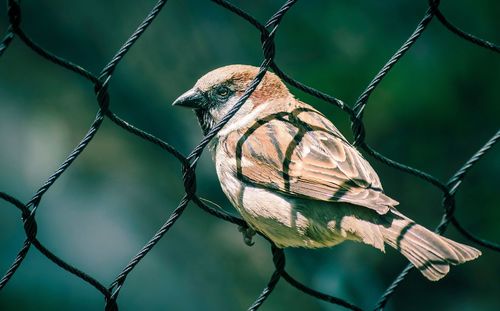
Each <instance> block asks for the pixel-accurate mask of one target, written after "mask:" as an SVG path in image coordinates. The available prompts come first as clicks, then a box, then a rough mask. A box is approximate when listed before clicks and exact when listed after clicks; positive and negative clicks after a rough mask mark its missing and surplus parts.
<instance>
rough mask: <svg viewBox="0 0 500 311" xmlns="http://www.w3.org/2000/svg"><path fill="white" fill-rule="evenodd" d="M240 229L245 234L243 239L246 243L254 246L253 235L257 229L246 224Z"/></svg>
mask: <svg viewBox="0 0 500 311" xmlns="http://www.w3.org/2000/svg"><path fill="white" fill-rule="evenodd" d="M238 231H240V232H241V233H242V234H243V241H244V242H245V244H246V245H248V246H252V245H254V244H255V242H254V241H253V236H254V235H255V233H256V232H255V230H253V229H252V228H250V227H246V226H239V227H238Z"/></svg>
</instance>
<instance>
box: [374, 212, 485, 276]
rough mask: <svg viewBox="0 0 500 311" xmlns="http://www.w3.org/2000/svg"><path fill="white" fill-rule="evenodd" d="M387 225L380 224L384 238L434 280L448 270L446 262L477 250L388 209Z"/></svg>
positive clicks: (458, 260)
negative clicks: (389, 217)
mask: <svg viewBox="0 0 500 311" xmlns="http://www.w3.org/2000/svg"><path fill="white" fill-rule="evenodd" d="M389 213H390V214H391V216H392V219H390V220H389V225H388V226H381V227H382V234H383V236H384V241H385V242H386V243H387V244H388V245H390V246H391V247H394V248H395V249H396V250H398V251H399V252H401V254H403V255H404V256H405V257H406V258H408V260H409V261H410V262H411V263H412V264H413V265H414V266H415V267H416V268H417V269H418V270H420V272H421V273H422V274H423V275H424V276H425V277H426V278H428V279H429V280H431V281H437V280H439V279H441V278H442V277H444V276H445V275H446V274H447V273H448V272H449V271H450V265H457V264H461V263H464V262H466V261H469V260H473V259H475V258H477V257H479V255H481V252H480V251H479V250H477V249H475V248H473V247H470V246H467V245H464V244H460V243H457V242H455V241H452V240H450V239H447V238H445V237H443V236H440V235H438V234H436V233H434V232H432V231H430V230H427V229H426V228H424V227H422V226H420V225H418V224H417V223H415V222H414V221H413V220H411V219H409V218H407V217H406V216H404V215H403V214H401V213H399V212H397V211H395V210H392V211H391V212H389Z"/></svg>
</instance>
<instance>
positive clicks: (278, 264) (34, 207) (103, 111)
mask: <svg viewBox="0 0 500 311" xmlns="http://www.w3.org/2000/svg"><path fill="white" fill-rule="evenodd" d="M212 1H213V2H214V3H216V4H217V5H219V6H220V9H221V10H228V11H230V12H231V13H232V14H235V15H237V16H238V17H240V18H242V19H244V20H245V21H246V22H248V23H249V24H250V26H251V27H255V28H256V29H257V30H258V31H259V32H260V35H261V47H262V52H263V60H262V63H261V65H260V71H259V73H258V75H257V76H256V77H255V78H254V80H253V81H252V83H251V84H250V86H249V87H248V89H247V90H246V91H245V93H244V95H243V96H242V97H241V98H240V99H239V101H238V103H237V104H236V105H235V107H234V108H233V109H232V110H231V111H230V112H229V113H228V114H227V115H226V117H225V118H223V120H222V121H221V122H220V123H219V124H217V125H216V126H215V127H214V128H213V129H212V130H211V131H210V132H209V133H208V134H207V135H206V136H205V137H204V138H203V139H202V140H201V141H200V142H199V144H198V145H197V146H196V147H195V148H194V149H193V150H192V151H191V153H190V154H189V155H188V156H184V155H183V154H182V153H180V152H179V151H177V150H176V149H175V148H174V147H173V146H172V145H170V144H169V143H168V142H165V141H163V140H161V139H159V138H157V137H155V136H154V135H152V134H150V133H148V132H146V131H144V130H142V129H140V128H138V127H135V126H133V125H132V124H130V123H128V122H127V121H126V120H124V119H122V118H120V117H119V116H118V115H117V114H115V113H114V112H113V110H112V105H111V101H110V96H109V93H108V87H109V84H110V81H111V80H112V79H113V73H114V72H115V69H116V68H117V65H118V64H119V63H120V62H121V61H122V59H123V58H124V57H125V56H126V54H127V52H128V51H129V50H130V48H131V47H132V46H133V45H134V44H135V43H136V42H137V40H138V39H139V38H140V37H141V36H142V35H143V34H144V32H145V31H147V29H148V27H149V26H150V25H151V24H152V23H153V22H154V20H155V18H156V17H157V16H158V15H159V14H160V12H161V11H162V9H163V8H164V6H165V4H166V2H167V1H158V2H157V3H156V4H155V5H154V7H153V8H152V10H151V11H150V12H149V14H148V15H147V16H146V18H145V19H144V20H143V21H142V22H141V23H140V25H139V26H138V27H137V29H136V30H135V31H134V32H133V33H132V34H131V35H130V37H129V38H128V39H127V40H126V41H125V43H123V45H122V46H121V48H120V49H119V50H118V51H117V52H116V54H115V55H114V56H113V57H112V59H111V60H110V61H109V62H108V63H107V64H106V65H105V66H104V68H103V69H102V70H101V71H100V73H99V74H94V73H92V72H91V71H89V70H87V69H85V68H84V67H82V66H79V65H78V64H75V63H72V62H70V61H68V60H66V59H65V58H63V57H60V56H58V55H56V54H53V53H52V52H50V51H48V50H47V49H45V48H43V47H42V46H40V45H39V44H37V43H36V42H34V41H33V40H32V39H31V38H30V37H29V36H28V35H27V34H26V33H25V31H24V30H23V22H24V20H23V14H22V13H23V10H22V6H21V3H20V1H16V0H8V1H7V14H8V18H9V26H8V29H7V32H6V34H5V35H4V37H3V40H2V41H1V44H0V56H1V55H2V54H3V53H4V52H5V51H6V50H7V49H8V48H9V46H10V45H11V43H12V42H13V41H14V40H19V41H21V42H22V43H24V44H25V45H26V46H27V47H28V48H29V49H31V50H33V51H34V52H36V53H37V54H39V55H40V56H42V57H43V58H44V59H45V60H46V61H48V62H52V63H54V64H56V65H58V66H61V67H63V68H65V69H67V70H69V71H72V72H73V73H75V74H77V75H80V76H81V77H83V78H85V79H86V80H88V83H89V84H91V85H92V86H93V88H94V91H95V98H96V102H97V114H96V116H95V119H94V121H93V122H92V124H91V125H90V127H89V129H88V132H87V133H86V135H85V136H84V137H83V138H82V139H81V141H80V143H79V144H78V145H77V146H76V147H75V148H74V149H73V151H71V152H70V154H69V155H68V156H67V158H66V160H65V161H64V162H63V163H62V164H61V165H60V167H59V168H58V169H57V170H56V171H55V172H54V173H53V174H52V175H50V176H49V177H48V178H47V180H46V182H45V183H44V184H43V185H42V186H41V187H40V188H39V189H38V190H37V191H36V192H35V193H34V194H33V196H32V198H31V199H30V200H29V201H28V202H21V201H20V200H19V199H17V198H16V197H14V196H12V195H10V194H8V193H6V192H0V198H1V199H2V200H4V201H5V202H8V203H9V204H11V205H12V206H14V207H16V208H17V209H18V210H19V211H20V214H21V215H22V222H23V225H24V230H25V233H26V239H25V241H24V243H23V244H22V245H20V246H19V252H18V254H17V256H16V257H15V259H14V260H13V261H12V264H11V266H10V267H9V268H8V270H7V271H6V272H5V274H4V275H3V277H2V278H1V279H0V290H1V289H3V288H4V287H5V286H6V285H7V284H8V283H9V281H10V280H11V279H12V277H14V276H15V274H16V272H17V271H18V268H19V267H20V266H21V265H23V263H24V259H25V258H26V255H27V253H28V251H29V250H30V249H32V248H36V250H37V251H38V252H40V253H41V254H43V256H45V257H47V258H48V259H49V260H50V261H52V262H53V263H54V264H55V265H57V266H59V267H60V268H61V269H63V270H65V271H66V272H67V273H71V274H73V275H75V276H77V277H78V278H80V279H81V281H83V282H86V283H88V284H90V285H91V286H93V287H94V288H95V289H96V290H97V291H99V292H100V293H101V294H102V295H103V296H104V298H105V309H106V310H117V309H118V303H117V300H118V295H119V293H120V290H121V289H122V286H123V285H124V283H125V282H126V280H127V276H128V275H129V273H130V272H131V271H132V270H134V269H135V268H136V267H137V265H139V264H140V263H141V260H142V259H143V258H144V257H145V256H146V255H147V254H148V253H149V252H150V251H151V249H152V248H153V247H155V245H156V244H157V243H158V241H160V240H161V239H162V238H163V237H164V236H165V234H167V233H168V231H169V229H171V228H172V226H174V225H175V223H176V221H177V220H178V219H179V218H180V217H181V216H182V215H183V212H184V211H185V210H186V207H187V206H188V203H189V202H193V203H194V204H196V205H197V206H198V207H200V208H201V209H202V210H204V211H206V212H208V213H210V214H211V215H213V216H214V217H217V218H219V219H220V220H221V221H226V222H230V223H233V224H235V225H237V226H242V227H246V226H247V224H246V223H245V221H244V220H242V219H241V218H239V217H236V216H233V215H231V214H228V213H226V212H225V211H223V210H221V209H216V208H213V207H210V206H208V205H206V204H205V203H204V201H203V200H201V199H200V197H199V196H198V194H197V191H196V167H197V163H198V161H199V159H200V156H201V155H202V153H203V151H204V150H205V149H206V147H207V145H208V143H209V142H210V140H211V139H212V138H213V137H214V136H215V135H216V134H217V132H218V131H219V130H220V129H221V128H222V127H223V126H224V125H225V124H226V123H227V122H228V121H229V119H230V118H231V117H232V116H233V115H234V114H235V113H236V112H237V110H238V109H239V108H240V107H241V106H242V105H243V103H244V102H245V100H246V99H247V98H249V96H250V95H251V94H252V92H253V91H254V90H255V89H256V87H257V86H258V84H259V83H260V82H261V80H262V78H263V76H264V74H265V73H266V71H267V70H270V69H271V70H272V71H274V72H275V73H276V74H277V75H278V76H280V77H281V78H282V79H283V80H284V81H285V82H286V83H288V84H289V85H291V86H293V87H295V88H297V89H300V90H301V91H303V92H305V93H308V94H310V95H312V96H314V97H316V98H318V99H320V100H323V101H325V102H327V103H330V104H332V105H335V106H336V107H338V108H339V109H340V110H341V111H342V112H344V113H345V114H347V115H348V116H349V118H350V120H351V125H352V132H353V135H354V145H355V146H357V147H358V148H360V149H362V150H363V151H364V152H366V153H367V154H368V155H370V156H371V157H373V158H374V159H376V160H378V161H380V162H382V163H384V164H385V165H388V166H391V167H393V168H396V169H397V170H399V171H401V172H402V173H404V174H409V175H412V176H415V177H417V178H421V179H423V180H424V181H425V182H428V183H430V184H431V185H432V186H434V187H435V188H437V189H438V190H439V191H441V192H442V196H443V201H442V202H443V203H442V205H443V217H442V220H441V223H440V224H439V225H438V226H437V227H436V229H435V230H436V232H438V233H439V234H442V233H444V232H445V230H446V228H447V227H448V226H449V225H450V224H451V225H452V226H454V227H455V228H456V229H457V230H458V231H459V232H460V233H461V234H462V235H463V236H464V237H465V238H467V239H468V240H470V241H472V242H474V243H476V244H478V245H480V246H481V247H484V248H488V249H491V250H495V251H500V245H499V244H497V243H495V242H492V241H489V240H486V239H483V238H479V237H477V236H476V235H475V234H474V233H471V232H469V231H468V230H467V229H465V228H464V227H463V226H462V225H461V223H460V221H459V220H458V219H457V218H456V216H455V194H456V193H457V191H459V190H460V185H461V183H462V181H463V180H464V178H465V177H466V174H467V172H468V171H469V170H470V169H471V167H472V166H474V164H476V163H477V162H478V161H479V160H481V158H482V157H483V155H484V154H485V153H486V152H488V151H489V150H490V149H491V148H492V147H493V145H494V144H495V143H496V142H497V140H498V139H499V138H500V131H497V132H496V133H495V134H494V135H493V136H492V137H491V138H490V139H489V140H487V141H486V143H484V145H483V146H482V147H481V148H480V149H479V150H478V151H477V152H476V153H474V154H473V155H472V156H471V157H470V159H469V160H468V161H467V162H466V163H465V164H464V165H463V166H462V167H461V168H460V169H459V170H458V171H457V172H456V173H455V174H454V175H453V176H451V177H450V178H449V179H448V181H447V182H441V181H439V180H438V179H437V178H436V177H434V176H433V175H431V174H429V173H426V172H423V171H421V170H418V169H415V168H413V167H410V166H408V165H405V164H401V163H398V162H396V161H394V160H392V159H390V158H388V157H386V156H384V155H382V154H380V153H379V152H378V151H376V150H374V149H373V148H372V147H370V145H369V144H368V142H367V141H366V139H365V127H364V124H363V113H364V111H365V107H366V105H367V103H368V100H369V98H370V95H371V94H372V92H373V91H374V90H375V89H376V88H377V86H378V85H379V83H380V82H381V81H382V79H383V78H384V77H385V76H386V75H387V73H388V72H390V71H391V69H392V68H393V66H394V65H395V64H396V63H397V62H398V60H400V59H401V58H402V57H403V56H404V55H405V53H406V52H407V51H408V50H410V49H411V48H412V46H413V44H414V43H415V42H416V41H417V40H418V39H419V38H420V36H421V35H422V33H424V32H425V31H426V29H427V27H428V25H429V24H430V23H431V21H433V20H435V21H434V22H439V23H440V24H441V25H442V26H444V27H445V28H446V29H447V30H449V31H450V32H452V33H454V34H455V35H457V36H459V37H460V38H461V39H463V40H466V41H469V42H470V43H471V44H474V45H476V46H477V47H478V48H484V49H488V50H490V51H492V52H496V53H499V52H500V47H499V46H497V45H495V44H493V43H491V42H488V41H486V40H483V39H481V38H478V37H476V36H473V35H471V34H469V33H467V32H465V31H463V30H461V29H459V28H457V27H456V26H454V25H453V24H452V23H451V22H449V21H448V19H447V18H446V17H445V16H444V14H443V13H442V12H441V10H440V9H439V5H440V3H439V2H440V1H433V0H430V1H429V3H428V8H427V10H426V12H425V13H424V14H423V18H422V20H421V21H420V22H419V23H418V24H417V26H416V28H415V30H414V31H413V33H412V34H411V35H410V36H409V37H408V39H407V40H406V41H405V42H404V43H403V44H402V45H401V47H400V48H399V49H398V50H397V51H396V52H395V53H394V55H393V56H392V57H390V59H389V60H388V61H387V63H386V64H385V65H384V66H383V67H382V69H380V71H379V72H378V73H377V74H376V76H375V77H374V78H373V79H372V81H371V82H370V84H369V85H368V86H367V87H366V89H365V91H364V92H362V94H361V95H360V96H359V98H358V100H357V101H356V102H355V103H354V105H352V106H350V105H346V104H344V103H343V102H342V101H340V100H339V99H337V98H335V97H333V96H331V95H329V94H326V93H323V92H320V91H318V90H316V89H315V88H313V87H310V86H307V85H305V84H303V83H302V82H299V81H297V80H295V79H294V78H291V77H290V76H289V75H288V74H287V73H285V72H284V71H282V70H281V69H280V67H279V66H278V65H277V64H276V63H275V54H276V49H275V38H276V36H278V33H279V31H278V29H279V28H278V26H279V25H280V24H282V23H284V22H283V17H285V16H286V15H287V13H288V12H289V10H291V9H292V8H293V7H294V5H295V4H296V3H297V2H298V1H297V0H295V1H293V0H289V1H286V2H285V3H284V4H283V5H282V6H281V7H280V8H279V9H278V10H277V11H276V12H275V13H274V14H272V15H271V17H270V18H269V19H268V20H267V21H266V22H265V23H261V22H260V21H258V20H257V19H255V18H254V17H253V16H252V15H250V14H248V13H247V12H245V11H243V10H241V9H239V8H238V7H236V6H235V5H233V4H231V3H230V2H228V1H224V0H212ZM317 5H320V4H317ZM102 31H106V29H103V30H102ZM106 119H108V120H109V121H111V122H112V123H114V124H115V125H117V126H118V127H119V128H121V129H123V130H124V131H126V132H128V133H130V134H132V135H136V136H138V137H140V138H141V139H143V140H145V141H147V142H149V143H151V144H154V145H156V146H158V147H160V148H161V149H163V150H164V151H166V152H168V153H170V154H172V155H173V156H174V157H175V158H176V159H177V160H178V161H179V162H180V164H181V166H182V168H183V170H182V171H183V180H179V183H181V182H182V183H183V184H184V188H185V194H184V197H183V198H182V199H181V200H180V202H179V204H178V206H177V208H175V210H174V211H173V212H172V213H171V214H170V216H169V217H168V219H166V221H165V223H164V224H163V226H161V228H160V229H158V231H157V232H156V234H155V235H154V236H153V237H151V239H150V240H149V242H148V243H147V244H146V245H144V246H143V247H142V249H141V250H140V251H139V252H138V253H137V254H136V255H135V256H134V257H133V258H131V259H130V262H129V263H128V264H127V265H126V266H125V267H124V268H123V269H122V270H121V272H120V273H119V274H118V275H117V276H116V278H115V279H114V280H113V281H112V282H111V283H110V284H108V285H105V284H103V283H101V281H99V280H97V279H96V278H95V277H93V276H91V275H89V274H87V273H85V272H84V271H82V270H81V269H80V268H78V267H76V266H74V265H72V264H71V263H70V262H66V261H64V260H62V259H61V258H60V257H59V256H58V255H57V254H56V253H55V252H52V251H51V250H49V249H48V248H46V247H45V246H44V244H43V243H42V241H40V240H39V239H38V237H37V229H38V227H37V221H36V217H37V215H38V213H43V210H42V209H40V210H39V209H38V207H39V205H40V202H41V201H42V200H43V199H44V195H45V194H46V193H47V191H49V190H50V189H51V188H52V186H53V185H54V182H55V181H56V180H57V179H58V178H59V177H60V176H61V175H63V174H64V173H65V172H66V170H67V169H68V168H69V167H70V166H71V165H72V163H73V161H74V160H75V159H76V158H77V157H79V156H80V155H81V154H82V153H83V152H85V149H86V147H87V146H88V144H89V143H90V142H91V141H92V140H93V139H94V138H95V137H96V135H99V131H100V129H101V125H102V124H103V121H104V120H106ZM478 139H479V138H478ZM493 189H494V185H492V191H493ZM478 213H487V211H486V210H478ZM269 243H270V245H271V252H272V256H273V263H274V266H275V271H274V273H273V274H272V275H271V276H270V279H269V281H268V283H267V285H266V287H265V288H264V289H263V290H262V292H261V294H260V295H259V296H258V297H257V298H256V300H255V302H254V303H253V304H251V306H250V307H249V310H257V309H258V308H259V307H260V306H262V304H263V303H264V302H265V300H266V299H267V298H268V297H269V296H270V295H271V293H272V292H273V289H274V288H275V286H276V284H277V283H278V281H279V280H280V279H282V278H283V279H284V281H286V282H287V283H289V284H290V285H292V286H293V287H295V288H297V289H298V290H300V291H301V292H303V293H304V294H306V295H310V296H313V297H315V298H317V299H321V300H323V301H326V302H329V303H332V304H336V305H340V306H343V307H345V308H347V309H351V310H361V308H360V307H358V306H356V304H355V303H353V302H347V301H346V300H344V299H342V298H341V297H336V296H333V295H330V294H325V293H323V292H320V291H319V290H317V289H312V288H310V287H308V286H305V285H304V284H302V283H301V282H299V281H298V280H297V279H295V278H294V277H293V276H292V275H290V274H289V273H288V272H287V271H286V269H285V268H286V264H285V253H284V251H283V250H282V249H280V248H277V247H276V246H275V245H274V244H273V243H272V242H271V241H269ZM2 256H9V254H4V253H2ZM411 269H412V265H411V264H409V265H408V266H407V267H406V268H405V269H404V270H403V271H402V272H401V273H400V275H399V276H398V277H397V278H396V279H395V280H394V282H393V283H392V284H391V285H390V286H389V287H388V288H387V290H386V291H385V293H384V294H383V295H382V296H381V297H380V299H379V301H378V302H377V303H376V304H375V307H374V308H375V309H376V310H382V309H384V307H385V305H386V304H387V302H388V301H389V299H390V298H391V297H392V296H393V295H394V294H395V291H396V289H397V288H398V285H399V284H401V283H402V282H403V281H404V280H405V277H406V275H407V274H408V272H409V271H410V270H411ZM144 286H147V284H145V285H144ZM0 295H1V291H0Z"/></svg>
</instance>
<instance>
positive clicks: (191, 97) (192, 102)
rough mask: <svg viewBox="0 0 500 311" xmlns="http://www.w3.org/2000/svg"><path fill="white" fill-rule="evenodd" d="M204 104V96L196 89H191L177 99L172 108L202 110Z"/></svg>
mask: <svg viewBox="0 0 500 311" xmlns="http://www.w3.org/2000/svg"><path fill="white" fill-rule="evenodd" d="M205 104H206V99H205V96H203V94H202V93H201V91H200V90H199V89H197V88H192V89H190V90H189V91H187V92H186V93H184V94H182V95H181V96H179V98H177V99H176V100H175V101H174V102H173V103H172V106H180V107H186V108H193V109H198V108H202V107H203V106H205Z"/></svg>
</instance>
